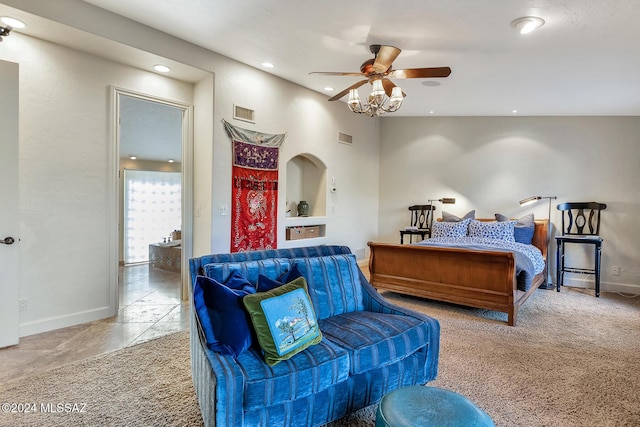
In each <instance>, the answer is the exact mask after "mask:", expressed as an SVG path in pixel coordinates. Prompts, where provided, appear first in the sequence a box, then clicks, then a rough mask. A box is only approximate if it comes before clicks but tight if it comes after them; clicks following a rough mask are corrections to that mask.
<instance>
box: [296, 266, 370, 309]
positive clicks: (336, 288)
mask: <svg viewBox="0 0 640 427" xmlns="http://www.w3.org/2000/svg"><path fill="white" fill-rule="evenodd" d="M292 262H293V264H294V265H295V266H296V267H298V268H299V269H300V272H301V273H302V276H303V277H304V278H305V279H306V280H307V286H308V288H309V295H310V296H311V301H313V305H314V306H315V308H316V316H318V319H326V318H327V317H331V316H335V315H338V314H342V313H349V312H352V311H362V308H363V306H362V286H361V285H360V277H359V275H358V271H359V267H358V263H357V262H356V257H355V255H353V254H342V255H329V256H323V257H313V258H294V259H293V260H292Z"/></svg>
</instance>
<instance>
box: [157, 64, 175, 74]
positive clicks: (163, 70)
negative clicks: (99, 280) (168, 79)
mask: <svg viewBox="0 0 640 427" xmlns="http://www.w3.org/2000/svg"><path fill="white" fill-rule="evenodd" d="M153 69H154V70H156V71H157V72H159V73H168V72H169V71H171V68H169V67H167V66H166V65H162V64H156V65H154V66H153Z"/></svg>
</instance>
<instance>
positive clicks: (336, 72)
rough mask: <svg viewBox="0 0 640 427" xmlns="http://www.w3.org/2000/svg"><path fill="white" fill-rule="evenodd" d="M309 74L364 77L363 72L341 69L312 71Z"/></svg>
mask: <svg viewBox="0 0 640 427" xmlns="http://www.w3.org/2000/svg"><path fill="white" fill-rule="evenodd" d="M309 74H321V75H323V76H356V77H362V73H355V72H354V73H352V72H344V73H343V72H340V71H312V72H311V73H309Z"/></svg>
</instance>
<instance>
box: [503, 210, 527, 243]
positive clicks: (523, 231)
mask: <svg viewBox="0 0 640 427" xmlns="http://www.w3.org/2000/svg"><path fill="white" fill-rule="evenodd" d="M496 221H501V222H503V221H510V218H509V217H507V216H505V215H502V214H499V213H497V214H496ZM535 230H536V224H535V221H534V217H533V214H532V213H530V214H528V215H525V216H523V217H522V218H520V219H518V223H517V224H516V226H515V228H514V230H513V237H514V239H515V241H516V242H518V243H523V244H525V245H530V244H531V242H532V241H533V234H534V232H535Z"/></svg>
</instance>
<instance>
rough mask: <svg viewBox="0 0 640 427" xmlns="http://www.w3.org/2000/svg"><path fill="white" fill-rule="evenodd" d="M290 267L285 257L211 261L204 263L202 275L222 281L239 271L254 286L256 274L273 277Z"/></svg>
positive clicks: (256, 278)
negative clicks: (224, 261)
mask: <svg viewBox="0 0 640 427" xmlns="http://www.w3.org/2000/svg"><path fill="white" fill-rule="evenodd" d="M290 267H291V263H290V262H289V260H288V259H286V258H273V259H265V260H255V261H247V262H232V263H218V262H212V263H209V264H205V265H204V275H205V276H207V277H211V278H213V279H216V280H217V281H218V282H222V281H226V280H227V278H228V277H229V276H230V275H231V274H232V273H233V272H234V271H239V272H240V273H242V276H244V277H245V278H246V279H247V280H248V281H249V283H251V284H253V285H254V287H255V285H256V283H257V282H258V275H260V274H262V275H264V276H266V277H269V278H270V279H275V278H276V277H279V276H280V275H282V273H284V272H286V271H288V270H289V268H290Z"/></svg>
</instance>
